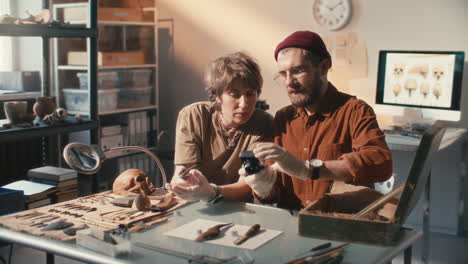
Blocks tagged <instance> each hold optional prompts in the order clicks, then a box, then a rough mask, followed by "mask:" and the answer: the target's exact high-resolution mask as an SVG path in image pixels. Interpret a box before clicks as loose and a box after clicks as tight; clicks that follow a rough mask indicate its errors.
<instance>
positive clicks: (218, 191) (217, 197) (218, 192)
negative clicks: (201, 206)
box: [208, 183, 224, 203]
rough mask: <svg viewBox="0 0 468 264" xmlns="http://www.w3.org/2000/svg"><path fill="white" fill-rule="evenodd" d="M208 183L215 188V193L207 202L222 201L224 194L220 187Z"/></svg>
mask: <svg viewBox="0 0 468 264" xmlns="http://www.w3.org/2000/svg"><path fill="white" fill-rule="evenodd" d="M210 185H211V186H213V187H214V188H215V195H214V196H213V198H211V199H210V200H208V202H209V203H217V202H219V201H222V200H223V199H224V195H223V193H222V191H221V187H219V186H218V185H216V184H214V183H210Z"/></svg>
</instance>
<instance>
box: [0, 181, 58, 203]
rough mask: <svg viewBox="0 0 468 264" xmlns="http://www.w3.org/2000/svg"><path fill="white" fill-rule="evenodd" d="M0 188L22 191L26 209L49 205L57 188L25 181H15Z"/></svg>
mask: <svg viewBox="0 0 468 264" xmlns="http://www.w3.org/2000/svg"><path fill="white" fill-rule="evenodd" d="M2 187H3V188H6V189H10V190H18V191H23V192H24V197H25V199H24V201H25V208H26V209H32V208H36V207H40V206H44V205H48V204H50V203H51V202H52V199H51V196H52V195H53V194H54V193H56V192H57V188H55V186H53V185H50V184H43V183H38V182H33V181H27V180H19V181H15V182H12V183H10V184H7V185H5V186H2Z"/></svg>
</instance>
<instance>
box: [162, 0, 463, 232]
mask: <svg viewBox="0 0 468 264" xmlns="http://www.w3.org/2000/svg"><path fill="white" fill-rule="evenodd" d="M312 3H313V1H312V0H296V1H280V0H256V1H232V0H200V1H189V0H157V4H158V6H159V8H160V10H159V13H160V18H161V19H173V21H172V22H173V23H168V22H164V23H161V27H163V29H165V30H166V31H165V32H166V33H167V32H169V33H168V34H166V38H165V39H161V41H165V45H166V46H167V45H168V44H169V45H172V46H171V48H170V49H167V50H166V51H168V50H170V52H169V53H168V52H165V53H164V52H163V54H161V57H160V62H161V72H163V74H161V75H160V76H161V80H160V88H161V100H160V103H161V128H162V129H165V130H167V132H168V133H166V134H165V135H163V136H162V138H161V140H162V147H163V148H166V149H172V148H173V144H174V128H175V121H176V118H177V112H178V111H179V110H180V109H181V108H182V107H183V106H185V105H187V104H189V103H191V102H194V101H199V100H205V99H206V95H205V92H204V91H203V83H202V79H203V72H204V69H205V67H206V65H207V64H208V63H209V62H210V61H211V60H213V59H215V58H216V57H218V56H220V55H223V54H226V53H230V52H234V51H237V50H244V51H247V52H249V53H250V54H252V55H253V56H255V57H256V58H257V60H258V62H259V64H260V66H261V68H262V73H263V76H264V79H265V82H264V87H263V89H264V91H263V93H262V95H261V98H262V99H266V100H267V103H268V104H269V105H270V112H271V113H274V112H275V111H276V110H278V109H279V108H281V107H283V106H285V105H287V104H289V99H288V97H287V94H286V92H285V91H284V90H282V89H280V88H279V87H277V86H276V84H275V83H274V81H273V80H272V78H273V76H274V75H275V72H276V67H275V62H274V59H273V51H274V48H275V46H276V44H277V43H278V42H279V41H281V40H282V39H283V38H284V37H285V36H287V35H288V34H290V33H291V32H293V31H296V30H304V29H308V30H314V31H316V32H318V33H320V34H322V35H323V36H324V37H327V38H334V37H335V36H336V35H337V34H347V33H349V32H356V34H357V37H358V38H359V41H362V42H363V43H365V44H366V45H367V56H368V60H367V63H368V77H366V78H358V79H353V80H351V81H350V82H349V83H345V84H344V86H346V87H338V88H339V89H341V90H344V91H346V92H349V93H351V94H354V95H356V96H357V97H358V98H361V99H364V100H366V101H367V102H368V103H370V104H371V105H373V103H374V100H375V99H374V97H375V84H376V75H377V61H378V51H379V50H381V49H402V50H461V51H465V52H466V53H468V34H467V33H466V25H468V16H466V13H467V12H468V1H466V0H450V1H438V0H413V1H405V0H394V1H386V0H353V4H354V6H355V15H354V17H353V20H352V22H351V23H350V25H349V26H347V27H346V28H344V29H343V30H341V31H339V32H338V33H332V32H327V31H325V30H323V29H321V28H320V27H319V26H318V25H317V24H316V23H315V22H314V20H313V17H312V12H311V10H312ZM170 37H172V38H173V39H171V38H170ZM467 55H468V54H467ZM466 60H468V59H466ZM330 80H331V81H332V82H334V83H343V82H342V79H340V76H336V74H333V75H332V76H330ZM467 89H468V65H467V63H465V74H464V83H463V90H464V91H463V96H462V97H463V102H468V92H467ZM467 107H468V105H466V104H465V105H464V106H463V109H462V120H461V122H459V124H458V125H460V126H462V127H465V128H468V110H467ZM375 109H376V112H377V113H378V115H379V122H380V123H381V125H387V124H389V123H391V122H392V119H393V115H395V114H396V115H402V114H403V111H402V110H403V109H402V108H397V107H388V106H387V107H383V106H376V107H375ZM462 151H463V150H462V149H460V148H455V149H451V150H450V151H445V152H444V155H448V156H447V157H448V158H447V159H448V160H450V161H452V162H453V163H454V164H452V165H450V166H451V168H452V171H453V173H451V174H449V175H448V176H444V177H445V179H446V181H445V182H444V183H442V184H444V186H443V188H442V189H440V190H439V193H443V192H446V191H447V190H452V192H451V194H453V193H454V192H456V190H457V188H458V186H459V185H458V184H459V182H458V181H457V175H456V171H457V168H458V167H457V166H459V165H458V163H457V161H459V160H460V159H461V158H460V156H461V153H462ZM394 155H395V163H394V164H395V171H397V172H398V173H399V174H403V175H404V174H406V173H407V171H408V170H409V165H410V164H411V162H406V163H404V162H402V161H403V160H409V161H411V160H412V156H411V155H409V156H408V155H406V154H402V153H394ZM399 164H403V165H402V166H400V165H399ZM437 166H438V165H437ZM435 170H436V171H440V170H442V171H444V170H443V168H442V169H441V168H436V169H435ZM433 175H434V176H433V177H437V176H435V175H436V173H434V174H433ZM435 182H438V181H437V180H436V181H435ZM436 186H437V185H436ZM433 188H435V187H433ZM442 190H443V191H442ZM450 199H452V198H450ZM454 199H455V200H456V198H454ZM444 201H445V202H446V203H445V204H443V203H442V204H441V203H440V201H439V202H438V203H437V202H436V204H437V206H438V208H440V209H441V210H442V209H447V210H449V209H448V208H445V207H450V208H454V209H453V210H451V211H450V212H444V211H441V216H437V217H438V218H440V219H435V220H436V221H433V222H434V225H440V228H439V229H447V228H448V229H450V230H451V231H448V232H449V233H453V232H454V231H453V230H454V226H456V219H455V218H456V211H457V209H456V208H457V205H456V204H453V203H454V201H453V199H452V200H447V199H445V200H444ZM444 216H449V217H450V220H442V217H444ZM414 219H416V220H415V222H417V221H418V219H417V217H415V218H414Z"/></svg>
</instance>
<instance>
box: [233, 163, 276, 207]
mask: <svg viewBox="0 0 468 264" xmlns="http://www.w3.org/2000/svg"><path fill="white" fill-rule="evenodd" d="M276 173H277V171H276V170H275V169H274V168H272V167H270V166H267V167H265V168H264V169H262V170H260V171H259V172H257V173H255V174H251V175H247V173H246V172H245V169H244V167H243V166H242V167H241V168H240V169H239V175H240V176H241V177H243V179H244V181H245V183H247V184H248V185H249V186H250V188H252V190H253V191H254V192H255V194H256V195H257V196H258V197H260V198H262V199H264V198H267V197H268V196H269V195H270V193H271V190H272V189H273V185H274V184H275V182H276Z"/></svg>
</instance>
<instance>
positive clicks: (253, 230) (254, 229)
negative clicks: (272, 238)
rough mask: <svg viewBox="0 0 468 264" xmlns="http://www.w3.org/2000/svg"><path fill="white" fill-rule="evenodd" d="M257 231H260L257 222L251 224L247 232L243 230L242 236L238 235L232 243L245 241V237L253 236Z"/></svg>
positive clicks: (238, 243) (237, 243)
mask: <svg viewBox="0 0 468 264" xmlns="http://www.w3.org/2000/svg"><path fill="white" fill-rule="evenodd" d="M258 231H260V225H259V224H255V225H253V226H251V227H250V228H249V230H247V232H245V234H244V235H243V236H241V237H239V238H238V239H236V240H235V241H234V244H236V245H240V244H242V243H244V242H245V241H247V239H249V238H251V237H253V236H255V235H256V234H257V233H258Z"/></svg>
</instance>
